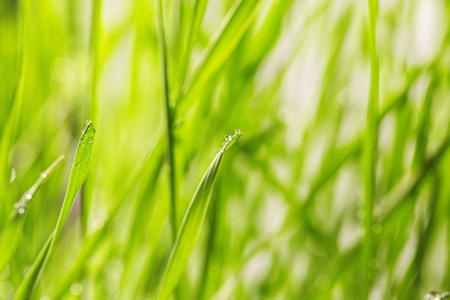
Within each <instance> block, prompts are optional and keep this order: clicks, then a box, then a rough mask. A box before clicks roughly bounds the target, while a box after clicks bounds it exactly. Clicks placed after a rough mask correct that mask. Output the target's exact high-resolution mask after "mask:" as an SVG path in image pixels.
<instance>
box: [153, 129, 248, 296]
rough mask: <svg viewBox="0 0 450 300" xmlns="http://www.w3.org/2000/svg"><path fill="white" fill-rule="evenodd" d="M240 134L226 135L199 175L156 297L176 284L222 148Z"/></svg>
mask: <svg viewBox="0 0 450 300" xmlns="http://www.w3.org/2000/svg"><path fill="white" fill-rule="evenodd" d="M241 136H242V132H241V131H240V130H236V133H235V135H233V136H230V135H227V136H226V137H225V139H226V142H225V143H224V145H223V148H221V149H220V151H219V153H217V155H216V156H215V157H214V160H213V161H212V163H211V165H210V166H209V168H208V170H207V171H206V173H205V175H203V178H202V180H201V181H200V184H199V185H198V186H197V190H196V191H195V194H194V196H193V197H192V200H191V203H190V204H189V207H188V209H187V212H186V214H185V215H184V219H183V223H182V224H181V228H180V230H179V232H178V235H177V238H176V240H175V244H174V245H173V247H172V251H171V253H170V257H169V261H168V263H167V265H166V269H165V272H164V275H163V277H162V280H161V283H160V285H159V290H158V296H157V299H168V298H169V297H170V295H171V294H172V291H173V290H174V288H175V287H176V286H177V285H178V282H179V280H180V277H181V275H182V274H183V271H184V269H185V267H186V264H187V263H188V261H189V257H190V256H191V252H192V249H193V248H194V245H195V243H196V242H197V238H198V236H199V234H200V229H201V227H202V224H203V221H204V219H205V214H206V210H207V208H208V205H209V200H210V198H211V193H212V189H213V186H214V181H215V179H216V175H217V171H218V170H219V166H220V162H221V161H222V157H223V154H224V153H225V150H227V149H228V148H229V147H231V145H233V144H234V143H235V142H236V141H237V140H238V139H239V138H240V137H241Z"/></svg>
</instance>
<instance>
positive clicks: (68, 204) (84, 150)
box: [14, 121, 95, 300]
mask: <svg viewBox="0 0 450 300" xmlns="http://www.w3.org/2000/svg"><path fill="white" fill-rule="evenodd" d="M94 136H95V129H94V126H93V125H92V122H91V121H88V122H87V125H86V129H85V130H83V133H82V134H81V137H80V140H79V142H78V147H77V151H76V153H75V159H74V161H73V164H72V171H71V172H70V178H69V184H68V186H67V191H66V196H65V197H64V202H63V206H62V208H61V212H60V214H59V217H58V221H57V223H56V227H55V229H54V231H53V232H52V234H51V235H50V237H49V238H48V240H47V242H46V243H45V245H44V247H43V248H42V249H41V252H40V253H39V255H38V256H37V258H36V259H35V261H34V263H33V265H32V266H31V268H30V271H29V272H28V274H27V275H26V276H25V278H24V280H23V281H22V283H21V284H20V286H19V288H18V290H17V293H16V294H15V295H14V299H16V300H18V299H28V298H30V296H31V295H32V293H33V290H34V288H35V287H36V285H37V283H38V281H39V277H40V275H41V273H42V271H43V269H44V267H45V264H46V262H47V260H48V258H49V256H50V254H51V251H52V249H53V246H54V244H55V240H56V239H57V237H58V235H59V233H60V232H61V229H62V226H63V225H64V222H65V221H66V219H67V216H68V215H69V212H70V209H71V208H72V205H73V203H74V201H75V197H76V195H77V193H78V191H79V190H80V188H81V186H82V185H83V182H84V180H85V179H86V176H87V173H88V171H89V167H90V163H91V159H92V151H93V149H94Z"/></svg>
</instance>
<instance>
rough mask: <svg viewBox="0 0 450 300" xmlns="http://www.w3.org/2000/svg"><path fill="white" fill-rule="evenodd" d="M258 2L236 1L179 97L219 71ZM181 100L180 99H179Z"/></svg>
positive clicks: (185, 95)
mask: <svg viewBox="0 0 450 300" xmlns="http://www.w3.org/2000/svg"><path fill="white" fill-rule="evenodd" d="M258 7H259V0H237V1H236V2H235V3H234V5H233V6H232V8H231V9H230V11H229V12H228V14H227V16H226V17H225V19H224V20H223V22H222V24H221V25H220V27H219V29H218V30H217V32H216V33H215V34H214V36H213V38H212V40H211V42H210V43H209V45H208V46H207V48H206V49H205V51H204V53H203V55H202V58H201V60H200V63H199V64H198V65H197V67H196V68H195V70H194V72H193V73H192V75H191V76H190V77H189V78H188V79H187V81H186V83H185V84H184V85H183V88H182V90H181V95H180V97H187V95H188V94H189V92H190V91H191V90H192V89H193V88H194V87H195V86H196V85H197V84H198V83H199V82H201V81H202V79H204V78H207V77H209V76H210V75H211V74H212V73H213V72H214V71H215V70H217V69H219V68H220V66H222V65H223V64H224V63H225V61H226V60H227V59H228V57H229V56H230V55H231V53H232V52H233V51H234V49H235V48H236V46H237V44H238V43H239V41H240V40H241V38H242V36H243V35H244V33H245V32H246V31H247V29H248V27H249V25H250V23H251V22H252V21H253V19H254V17H255V12H256V11H257V10H258ZM180 100H181V99H180Z"/></svg>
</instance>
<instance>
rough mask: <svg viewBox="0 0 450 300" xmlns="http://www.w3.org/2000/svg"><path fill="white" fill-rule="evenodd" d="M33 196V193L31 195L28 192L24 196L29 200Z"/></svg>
mask: <svg viewBox="0 0 450 300" xmlns="http://www.w3.org/2000/svg"><path fill="white" fill-rule="evenodd" d="M32 197H33V195H31V194H30V193H28V194H27V195H26V196H25V198H27V199H28V200H30V199H31V198H32Z"/></svg>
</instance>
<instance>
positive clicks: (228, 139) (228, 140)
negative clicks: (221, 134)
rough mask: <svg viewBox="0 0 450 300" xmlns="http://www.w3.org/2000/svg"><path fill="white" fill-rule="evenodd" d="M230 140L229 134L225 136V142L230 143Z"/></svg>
mask: <svg viewBox="0 0 450 300" xmlns="http://www.w3.org/2000/svg"><path fill="white" fill-rule="evenodd" d="M232 139H233V137H232V136H231V135H229V134H227V135H226V136H225V140H226V141H227V142H231V140H232Z"/></svg>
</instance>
